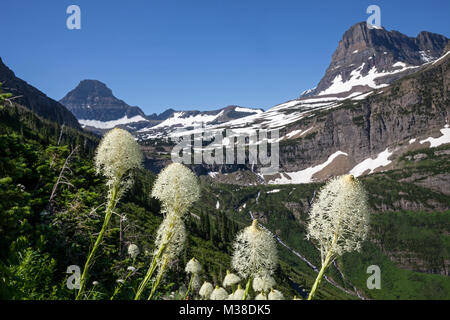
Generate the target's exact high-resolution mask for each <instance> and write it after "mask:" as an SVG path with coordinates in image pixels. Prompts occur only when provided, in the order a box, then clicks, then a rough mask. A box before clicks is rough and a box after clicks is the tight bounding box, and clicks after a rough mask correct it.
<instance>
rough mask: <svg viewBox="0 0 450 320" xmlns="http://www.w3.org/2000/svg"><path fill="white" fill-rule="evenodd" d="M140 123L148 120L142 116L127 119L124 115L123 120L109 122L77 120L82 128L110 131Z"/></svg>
mask: <svg viewBox="0 0 450 320" xmlns="http://www.w3.org/2000/svg"><path fill="white" fill-rule="evenodd" d="M140 121H148V120H147V119H145V118H144V117H142V116H134V117H131V118H128V116H126V115H125V116H124V117H123V118H120V119H117V120H110V121H99V120H85V119H81V120H78V122H79V123H80V124H81V126H82V127H94V128H97V129H112V128H114V127H116V126H119V125H123V124H129V123H134V122H140Z"/></svg>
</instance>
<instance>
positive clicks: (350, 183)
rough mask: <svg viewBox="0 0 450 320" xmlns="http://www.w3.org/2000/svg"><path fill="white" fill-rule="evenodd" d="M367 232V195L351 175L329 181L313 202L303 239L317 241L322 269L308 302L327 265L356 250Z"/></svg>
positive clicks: (359, 247)
mask: <svg viewBox="0 0 450 320" xmlns="http://www.w3.org/2000/svg"><path fill="white" fill-rule="evenodd" d="M368 231H369V209H368V204H367V194H366V192H365V190H364V187H363V186H362V184H361V183H360V182H359V181H358V180H356V179H355V178H354V177H353V176H352V175H344V176H340V177H337V178H334V179H331V180H330V181H329V182H328V183H327V184H326V185H325V186H324V187H323V188H322V189H321V191H320V193H319V196H318V198H317V200H316V201H315V202H314V203H313V205H312V208H311V212H310V217H309V222H308V226H307V238H308V239H312V240H314V241H315V242H317V244H318V246H319V249H320V256H321V262H322V267H321V269H320V271H319V274H318V275H317V278H316V280H315V282H314V285H313V287H312V289H311V292H310V294H309V296H308V300H312V299H313V298H314V295H315V293H316V291H317V288H318V286H319V284H320V282H321V280H322V278H323V276H324V274H325V271H326V270H327V268H328V267H329V266H330V264H331V263H332V262H333V261H334V260H335V259H336V257H338V256H341V255H342V254H344V253H345V252H351V251H355V250H356V251H359V250H360V249H361V244H362V242H363V241H364V240H365V239H366V237H367V234H368Z"/></svg>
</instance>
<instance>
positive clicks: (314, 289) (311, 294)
mask: <svg viewBox="0 0 450 320" xmlns="http://www.w3.org/2000/svg"><path fill="white" fill-rule="evenodd" d="M331 253H332V251H331V250H330V251H329V252H328V254H327V257H326V258H325V262H324V263H323V265H322V268H321V269H320V272H319V274H318V275H317V278H316V281H315V282H314V285H313V287H312V289H311V292H310V293H309V295H308V300H312V298H313V297H314V294H315V293H316V290H317V287H318V286H319V284H320V281H321V280H322V278H323V275H324V273H325V270H326V269H327V268H328V266H329V265H330V260H331V256H332V254H331Z"/></svg>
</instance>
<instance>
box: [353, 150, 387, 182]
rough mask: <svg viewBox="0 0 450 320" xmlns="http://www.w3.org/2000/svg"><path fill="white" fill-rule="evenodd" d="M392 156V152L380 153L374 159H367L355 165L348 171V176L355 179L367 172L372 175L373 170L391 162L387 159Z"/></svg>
mask: <svg viewBox="0 0 450 320" xmlns="http://www.w3.org/2000/svg"><path fill="white" fill-rule="evenodd" d="M391 155H392V152H389V150H388V149H386V150H384V151H383V152H381V153H380V154H379V155H378V156H377V157H376V158H375V159H372V158H369V159H366V160H364V161H363V162H361V163H359V164H358V165H356V166H355V167H354V168H353V169H352V170H350V174H352V175H354V176H355V177H359V176H361V175H363V174H364V173H365V172H366V171H367V170H370V172H369V174H370V173H373V172H374V170H375V169H377V168H380V167H385V166H387V165H388V164H390V163H391V162H392V161H391V160H388V158H389V157H390V156H391Z"/></svg>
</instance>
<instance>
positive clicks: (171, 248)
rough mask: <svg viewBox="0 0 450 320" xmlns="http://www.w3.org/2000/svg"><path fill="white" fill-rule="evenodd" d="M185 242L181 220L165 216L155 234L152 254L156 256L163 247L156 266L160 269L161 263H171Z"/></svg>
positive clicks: (172, 215) (184, 231) (176, 217)
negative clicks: (163, 247)
mask: <svg viewBox="0 0 450 320" xmlns="http://www.w3.org/2000/svg"><path fill="white" fill-rule="evenodd" d="M185 240H186V228H185V225H184V221H183V220H182V218H180V217H178V216H176V215H174V214H169V215H167V216H166V217H165V218H164V220H163V222H162V223H161V224H160V226H159V228H158V231H157V232H156V240H155V251H154V252H153V254H154V255H157V253H158V252H159V251H160V249H161V248H162V246H165V249H164V251H163V252H164V254H163V256H162V257H161V258H160V259H158V261H157V263H158V266H159V267H161V265H162V263H163V262H164V263H167V264H170V263H171V262H173V261H174V260H175V259H176V258H177V256H178V255H179V254H180V252H181V251H182V250H183V247H184V242H185Z"/></svg>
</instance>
